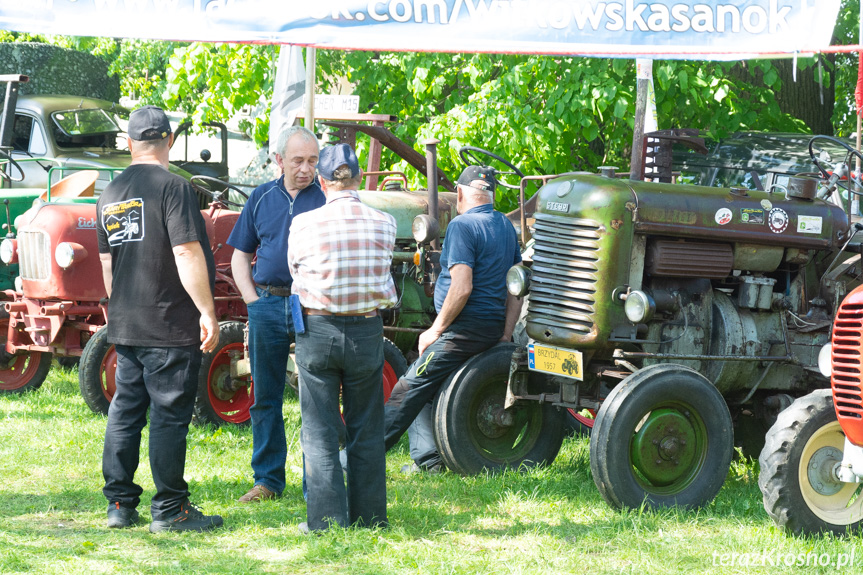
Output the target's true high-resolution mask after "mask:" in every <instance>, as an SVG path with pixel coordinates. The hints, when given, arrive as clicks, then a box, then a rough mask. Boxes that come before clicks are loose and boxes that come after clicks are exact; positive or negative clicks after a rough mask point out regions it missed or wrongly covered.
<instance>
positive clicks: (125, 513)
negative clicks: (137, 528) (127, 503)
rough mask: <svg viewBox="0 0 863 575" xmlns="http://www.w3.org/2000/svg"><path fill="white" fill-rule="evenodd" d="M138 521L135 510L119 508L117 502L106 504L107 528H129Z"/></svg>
mask: <svg viewBox="0 0 863 575" xmlns="http://www.w3.org/2000/svg"><path fill="white" fill-rule="evenodd" d="M139 519H140V517H139V516H138V510H137V509H132V508H131V507H121V506H120V503H118V502H115V503H109V504H108V527H109V528H111V529H125V528H127V527H131V526H133V525H135V524H136V523H138V520H139Z"/></svg>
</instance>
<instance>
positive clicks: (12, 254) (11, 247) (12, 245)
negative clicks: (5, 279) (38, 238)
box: [0, 238, 18, 265]
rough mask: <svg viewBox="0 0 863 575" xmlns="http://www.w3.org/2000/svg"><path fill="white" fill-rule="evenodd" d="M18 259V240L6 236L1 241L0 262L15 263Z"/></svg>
mask: <svg viewBox="0 0 863 575" xmlns="http://www.w3.org/2000/svg"><path fill="white" fill-rule="evenodd" d="M17 260H18V242H17V241H15V240H13V239H10V238H6V239H5V240H3V241H2V242H0V262H3V263H4V264H6V265H9V264H14V263H15V262H16V261H17Z"/></svg>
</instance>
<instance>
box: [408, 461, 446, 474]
mask: <svg viewBox="0 0 863 575" xmlns="http://www.w3.org/2000/svg"><path fill="white" fill-rule="evenodd" d="M445 470H446V466H444V464H443V462H439V463H435V464H434V465H429V466H428V467H424V466H419V465H417V464H416V462H413V463H409V464H406V465H402V468H401V472H402V473H404V474H406V475H413V474H414V473H428V474H429V475H439V474H441V473H442V472H443V471H445Z"/></svg>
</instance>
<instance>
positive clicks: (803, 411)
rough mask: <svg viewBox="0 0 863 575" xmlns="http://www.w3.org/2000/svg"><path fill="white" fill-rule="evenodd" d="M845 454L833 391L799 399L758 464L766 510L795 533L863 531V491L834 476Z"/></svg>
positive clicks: (773, 430) (783, 414) (769, 435)
mask: <svg viewBox="0 0 863 575" xmlns="http://www.w3.org/2000/svg"><path fill="white" fill-rule="evenodd" d="M844 450H845V434H844V433H843V432H842V428H841V427H840V425H839V422H838V421H837V420H836V411H835V410H834V408H833V395H832V392H831V390H830V389H819V390H817V391H814V392H812V393H810V394H809V395H806V396H804V397H801V398H799V399H797V400H796V401H795V402H794V403H792V404H791V407H789V408H787V409H786V410H784V411H782V412H781V413H780V414H779V417H778V418H777V419H776V423H775V424H773V427H771V428H770V431H768V432H767V439H766V442H765V444H764V449H763V450H762V451H761V457H759V458H758V463H759V464H760V467H761V473H760V474H759V476H758V486H759V487H760V488H761V493H762V494H763V495H764V509H766V510H767V514H768V515H770V517H771V518H772V519H773V521H774V522H775V523H776V524H777V525H779V526H780V527H782V528H784V529H787V530H788V531H791V532H793V533H801V532H802V533H807V534H813V533H820V532H824V531H831V532H833V533H835V534H837V535H838V534H844V533H846V532H848V531H852V532H856V531H859V530H860V528H861V526H863V497H861V496H860V491H861V489H863V487H861V485H860V484H858V483H843V482H841V481H839V480H838V478H837V477H836V476H835V475H834V468H835V467H836V465H838V464H839V463H841V461H842V455H843V452H844Z"/></svg>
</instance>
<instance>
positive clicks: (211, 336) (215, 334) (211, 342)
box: [200, 314, 219, 353]
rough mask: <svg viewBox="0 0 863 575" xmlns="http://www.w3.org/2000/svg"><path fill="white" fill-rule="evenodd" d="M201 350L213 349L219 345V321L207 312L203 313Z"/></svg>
mask: <svg viewBox="0 0 863 575" xmlns="http://www.w3.org/2000/svg"><path fill="white" fill-rule="evenodd" d="M200 323H201V351H203V352H204V353H206V352H209V351H213V350H214V349H216V346H217V345H219V321H218V320H217V319H216V318H215V317H213V316H211V315H207V314H201V322H200Z"/></svg>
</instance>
